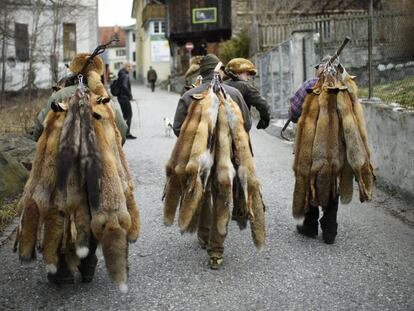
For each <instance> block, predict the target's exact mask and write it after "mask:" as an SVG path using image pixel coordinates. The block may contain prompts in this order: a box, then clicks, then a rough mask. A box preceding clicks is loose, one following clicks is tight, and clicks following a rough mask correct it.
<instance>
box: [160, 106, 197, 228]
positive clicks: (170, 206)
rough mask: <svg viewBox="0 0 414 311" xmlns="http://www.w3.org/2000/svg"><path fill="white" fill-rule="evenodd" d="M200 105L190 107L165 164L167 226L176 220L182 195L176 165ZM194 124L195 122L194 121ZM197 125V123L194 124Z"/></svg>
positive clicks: (165, 216)
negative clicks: (186, 134)
mask: <svg viewBox="0 0 414 311" xmlns="http://www.w3.org/2000/svg"><path fill="white" fill-rule="evenodd" d="M196 106H198V102H197V101H194V102H193V103H191V105H190V106H189V108H188V113H187V118H186V119H185V120H184V123H183V125H182V126H181V133H183V134H181V135H180V137H181V138H180V137H178V139H177V142H176V144H175V145H174V148H173V150H172V152H171V156H170V159H169V160H168V162H167V164H166V165H165V174H166V176H167V182H166V184H165V187H164V194H163V200H164V224H165V225H166V226H170V225H172V223H173V222H174V217H175V213H176V210H177V206H178V203H179V201H180V196H181V184H180V183H179V180H178V177H177V175H176V174H175V166H176V164H177V160H178V155H179V153H180V151H181V149H182V147H183V145H184V136H183V135H185V134H184V133H187V127H188V125H189V123H190V120H194V119H195V118H193V112H194V110H195V108H196ZM191 122H193V121H191ZM192 124H193V123H192ZM192 126H195V125H192Z"/></svg>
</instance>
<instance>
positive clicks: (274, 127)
mask: <svg viewBox="0 0 414 311" xmlns="http://www.w3.org/2000/svg"><path fill="white" fill-rule="evenodd" d="M286 121H287V119H271V120H270V124H269V126H268V128H266V130H265V131H266V132H267V133H268V134H270V135H272V136H275V137H277V138H279V139H282V140H283V141H284V142H287V143H289V142H288V141H286V140H285V139H283V137H281V136H280V132H281V131H282V128H283V126H284V125H285V123H286ZM295 128H296V126H295V125H294V124H293V123H290V124H289V126H288V127H287V128H286V130H285V132H284V136H285V137H286V138H289V139H290V143H292V144H293V140H294V139H295Z"/></svg>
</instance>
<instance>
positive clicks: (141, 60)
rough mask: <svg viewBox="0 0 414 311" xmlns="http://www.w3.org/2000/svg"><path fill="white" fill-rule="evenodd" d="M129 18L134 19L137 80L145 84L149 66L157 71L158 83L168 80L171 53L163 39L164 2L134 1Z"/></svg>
mask: <svg viewBox="0 0 414 311" xmlns="http://www.w3.org/2000/svg"><path fill="white" fill-rule="evenodd" d="M131 17H133V18H135V19H136V71H137V80H138V81H139V82H141V83H146V75H147V71H148V69H149V67H150V66H151V67H152V68H154V69H155V70H156V71H157V75H158V81H163V80H166V79H168V77H169V75H170V73H171V53H170V46H169V44H168V40H167V39H166V37H165V31H166V10H165V6H164V1H151V0H134V1H133V6H132V13H131Z"/></svg>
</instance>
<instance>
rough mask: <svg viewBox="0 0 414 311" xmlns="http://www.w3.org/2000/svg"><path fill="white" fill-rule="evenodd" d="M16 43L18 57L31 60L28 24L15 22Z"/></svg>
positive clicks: (22, 59)
mask: <svg viewBox="0 0 414 311" xmlns="http://www.w3.org/2000/svg"><path fill="white" fill-rule="evenodd" d="M14 33H15V35H14V40H15V42H14V45H15V47H16V58H17V59H18V60H19V61H21V62H25V61H28V60H29V31H28V25H27V24H20V23H15V24H14Z"/></svg>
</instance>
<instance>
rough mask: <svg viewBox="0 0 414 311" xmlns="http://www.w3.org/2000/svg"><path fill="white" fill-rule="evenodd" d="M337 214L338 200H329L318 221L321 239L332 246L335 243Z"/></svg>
mask: <svg viewBox="0 0 414 311" xmlns="http://www.w3.org/2000/svg"><path fill="white" fill-rule="evenodd" d="M337 212H338V200H333V199H330V201H329V203H328V206H327V207H326V209H325V210H324V212H323V216H322V218H321V220H320V224H321V228H322V238H323V240H324V242H325V243H326V244H333V243H334V242H335V237H336V235H337V234H338V223H337V222H336V216H337Z"/></svg>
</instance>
